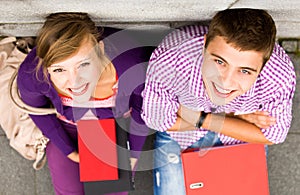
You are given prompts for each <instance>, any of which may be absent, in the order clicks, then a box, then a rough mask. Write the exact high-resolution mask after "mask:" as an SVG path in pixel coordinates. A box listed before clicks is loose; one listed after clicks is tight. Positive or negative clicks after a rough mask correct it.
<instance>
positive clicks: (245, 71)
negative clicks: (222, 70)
mask: <svg viewBox="0 0 300 195" xmlns="http://www.w3.org/2000/svg"><path fill="white" fill-rule="evenodd" d="M241 72H242V73H243V74H251V72H250V71H248V70H245V69H242V70H241Z"/></svg>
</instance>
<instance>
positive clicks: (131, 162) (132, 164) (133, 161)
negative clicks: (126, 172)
mask: <svg viewBox="0 0 300 195" xmlns="http://www.w3.org/2000/svg"><path fill="white" fill-rule="evenodd" d="M137 161H138V159H137V158H130V165H131V170H134V168H135V165H136V163H137Z"/></svg>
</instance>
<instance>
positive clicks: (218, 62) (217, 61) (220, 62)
mask: <svg viewBox="0 0 300 195" xmlns="http://www.w3.org/2000/svg"><path fill="white" fill-rule="evenodd" d="M215 62H216V63H217V64H220V65H222V64H224V63H223V61H222V60H215Z"/></svg>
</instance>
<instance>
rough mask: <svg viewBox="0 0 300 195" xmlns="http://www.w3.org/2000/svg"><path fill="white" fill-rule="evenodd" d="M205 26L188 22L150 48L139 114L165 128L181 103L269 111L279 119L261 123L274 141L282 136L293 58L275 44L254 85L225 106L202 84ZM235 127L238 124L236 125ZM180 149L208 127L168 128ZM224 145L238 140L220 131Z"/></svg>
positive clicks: (154, 125) (291, 90)
mask: <svg viewBox="0 0 300 195" xmlns="http://www.w3.org/2000/svg"><path fill="white" fill-rule="evenodd" d="M207 30H208V29H207V27H205V26H186V27H182V28H180V29H177V30H175V31H173V32H172V33H170V34H169V35H167V36H166V37H165V39H164V40H163V41H162V43H161V44H160V45H159V46H158V47H157V49H156V50H155V51H154V52H153V54H152V56H151V59H150V62H149V66H148V70H147V78H146V85H145V89H144V91H143V92H142V96H143V98H144V103H143V108H142V110H143V111H142V118H143V119H144V121H145V123H146V124H147V125H148V126H149V127H150V128H152V129H155V130H158V131H166V130H167V129H169V128H170V127H172V126H173V125H174V123H175V121H176V119H177V114H176V113H177V111H178V108H179V105H180V104H181V105H184V106H185V107H187V108H190V109H192V110H197V111H205V112H214V113H220V112H226V113H231V112H233V113H235V114H245V113H252V112H254V111H257V110H262V111H268V112H269V113H270V114H271V115H272V116H274V117H276V121H277V123H276V124H275V125H273V126H271V127H270V128H268V129H261V131H262V133H263V134H264V136H265V137H266V138H267V139H268V140H269V141H271V142H273V143H281V142H283V141H284V140H285V138H286V135H287V133H288V130H289V128H290V125H291V120H292V98H293V96H294V92H295V85H296V75H295V71H294V67H293V64H292V62H291V60H290V58H289V57H288V55H287V54H286V53H285V52H284V50H283V49H282V48H281V47H280V46H279V45H278V44H276V45H275V47H274V51H273V53H272V56H271V58H270V60H269V61H268V62H267V63H266V64H265V66H264V68H263V70H262V71H261V73H260V74H259V76H258V78H257V80H256V82H255V83H254V84H253V86H252V87H251V88H250V89H249V90H248V91H247V92H246V93H245V94H243V95H240V96H238V97H236V98H235V99H234V100H232V101H231V102H229V103H228V104H226V105H223V106H217V105H214V104H213V103H212V102H211V101H210V99H209V97H208V95H207V93H206V91H205V88H204V83H203V80H202V75H201V65H202V62H203V58H202V52H203V49H204V36H203V35H204V34H206V32H207ZM237 128H238V127H237ZM168 133H169V134H170V136H171V137H172V138H173V139H174V140H176V141H177V142H178V143H179V144H180V146H181V148H182V149H185V148H186V147H188V146H190V145H191V144H192V143H194V142H196V141H197V140H199V139H200V138H201V137H203V136H204V135H205V134H206V133H207V130H206V129H203V128H200V129H197V130H194V131H184V132H174V131H172V132H171V131H168ZM218 137H219V138H220V140H221V141H222V143H223V144H224V145H230V144H237V143H241V142H242V141H240V140H236V139H234V138H231V137H228V136H225V135H223V134H220V133H219V134H218Z"/></svg>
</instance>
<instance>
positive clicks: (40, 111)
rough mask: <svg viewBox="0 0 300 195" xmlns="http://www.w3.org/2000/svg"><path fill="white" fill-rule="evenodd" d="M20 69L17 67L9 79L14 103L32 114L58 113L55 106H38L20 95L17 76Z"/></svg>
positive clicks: (10, 96)
mask: <svg viewBox="0 0 300 195" xmlns="http://www.w3.org/2000/svg"><path fill="white" fill-rule="evenodd" d="M18 70H19V69H16V70H15V71H14V73H13V75H12V77H11V79H10V81H9V85H8V90H9V98H10V99H11V101H12V102H13V103H14V105H15V106H16V107H17V108H18V109H19V110H21V111H22V112H25V113H27V114H32V115H47V114H58V112H57V111H56V109H55V108H36V107H33V106H30V105H28V104H26V103H25V102H24V101H23V100H22V99H21V97H20V93H19V91H18V87H17V83H16V78H17V74H18Z"/></svg>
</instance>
